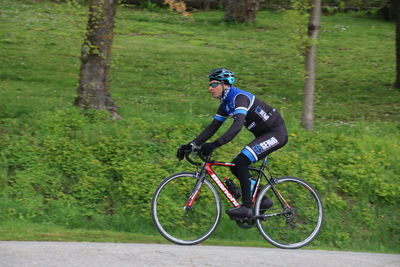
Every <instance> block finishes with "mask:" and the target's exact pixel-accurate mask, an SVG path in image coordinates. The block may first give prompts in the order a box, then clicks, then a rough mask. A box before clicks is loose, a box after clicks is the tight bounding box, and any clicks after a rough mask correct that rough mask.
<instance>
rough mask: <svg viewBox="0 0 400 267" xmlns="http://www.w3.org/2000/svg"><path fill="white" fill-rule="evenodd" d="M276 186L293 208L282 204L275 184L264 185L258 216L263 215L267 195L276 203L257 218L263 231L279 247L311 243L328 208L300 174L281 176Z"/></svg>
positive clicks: (269, 240)
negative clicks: (262, 201) (298, 176)
mask: <svg viewBox="0 0 400 267" xmlns="http://www.w3.org/2000/svg"><path fill="white" fill-rule="evenodd" d="M274 187H275V188H276V189H277V190H278V191H279V192H280V193H281V195H282V196H283V198H284V199H285V200H286V201H287V202H288V204H289V205H290V206H291V209H285V208H284V207H283V205H281V203H280V202H279V200H278V198H277V197H276V195H275V194H274V192H273V190H272V188H271V185H269V184H268V185H266V186H264V187H263V188H262V189H261V190H260V193H259V195H258V196H257V200H256V203H255V214H256V216H258V215H260V204H261V200H262V198H263V196H266V197H269V198H271V199H272V201H273V202H274V206H273V207H272V208H270V209H268V210H267V211H265V213H263V215H264V218H262V219H260V218H259V219H257V220H256V225H257V228H258V230H259V232H260V234H261V235H262V236H263V237H264V238H265V239H266V240H267V241H268V242H269V243H271V244H272V245H274V246H276V247H279V248H285V249H296V248H300V247H303V246H306V245H308V244H309V243H310V242H311V241H313V240H314V239H315V237H316V236H317V235H318V233H319V231H320V230H321V227H322V223H323V218H324V211H323V206H322V200H321V198H320V196H319V195H318V193H317V191H316V190H315V189H314V188H313V187H312V186H311V185H309V184H308V183H307V182H306V181H304V180H302V179H300V178H297V177H290V176H285V177H280V178H277V179H275V185H274ZM282 213H285V215H283V214H282ZM278 214H280V215H278Z"/></svg>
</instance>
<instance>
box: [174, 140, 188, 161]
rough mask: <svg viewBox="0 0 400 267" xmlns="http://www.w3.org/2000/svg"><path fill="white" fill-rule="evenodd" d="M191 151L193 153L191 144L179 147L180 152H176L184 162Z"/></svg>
mask: <svg viewBox="0 0 400 267" xmlns="http://www.w3.org/2000/svg"><path fill="white" fill-rule="evenodd" d="M190 151H192V145H191V144H190V143H189V144H186V145H181V146H179V147H178V150H177V151H176V157H177V158H178V159H179V160H183V158H184V157H185V155H186V154H187V153H189V152H190Z"/></svg>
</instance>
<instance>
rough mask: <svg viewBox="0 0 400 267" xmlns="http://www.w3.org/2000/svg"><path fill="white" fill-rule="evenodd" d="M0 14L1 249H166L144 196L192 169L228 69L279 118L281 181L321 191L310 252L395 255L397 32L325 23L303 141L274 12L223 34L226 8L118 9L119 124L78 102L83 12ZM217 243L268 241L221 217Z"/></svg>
mask: <svg viewBox="0 0 400 267" xmlns="http://www.w3.org/2000/svg"><path fill="white" fill-rule="evenodd" d="M0 10H1V11H0V24H1V25H2V27H1V28H0V57H1V63H0V149H1V151H0V185H1V189H0V198H1V201H0V221H1V223H0V239H2V240H33V239H37V240H79V241H81V240H90V241H119V242H165V241H164V240H163V239H162V238H161V237H160V236H159V235H158V234H157V233H156V232H155V231H154V228H153V226H152V225H151V222H150V219H149V218H148V207H149V199H150V198H151V193H152V192H153V191H154V188H155V186H156V185H157V184H158V183H159V181H160V179H162V178H163V177H165V176H167V175H168V174H171V173H173V172H176V171H178V170H184V169H187V168H188V165H185V164H181V165H179V166H177V163H176V160H175V159H174V153H175V151H174V150H175V148H176V146H177V145H179V144H182V143H186V142H188V141H190V140H192V138H193V137H194V136H195V135H196V134H197V133H198V132H199V131H200V129H201V128H202V127H203V126H204V125H206V124H207V123H208V122H209V121H210V118H211V117H212V115H213V114H214V112H215V110H216V108H217V106H218V102H217V101H215V100H213V99H211V97H210V96H209V93H208V91H207V82H208V80H207V73H208V72H209V71H210V70H211V69H213V68H216V67H220V66H224V67H226V68H228V69H231V70H233V71H235V73H236V75H237V86H238V87H239V88H243V89H247V90H249V91H251V92H253V93H254V94H256V95H257V96H259V97H260V98H262V99H264V100H265V101H266V102H268V103H270V104H271V105H273V106H275V107H277V108H278V109H279V110H280V111H281V113H282V114H283V115H284V117H285V120H286V122H287V125H288V128H289V131H290V142H289V144H288V145H287V146H286V147H285V148H284V149H283V150H282V151H281V152H277V153H276V155H274V156H273V157H272V167H273V169H275V170H276V173H277V175H283V174H292V175H298V176H301V177H305V176H307V179H308V180H309V181H311V182H312V183H314V184H315V185H316V187H317V188H318V190H319V191H320V192H322V194H323V198H324V201H325V205H326V208H327V218H326V224H325V226H324V230H323V233H322V234H321V238H320V239H319V240H318V239H317V240H316V242H315V243H314V244H313V246H312V247H313V248H328V249H347V250H363V251H366V250H367V251H377V252H396V253H399V252H400V240H399V239H400V227H399V225H398V220H399V215H398V214H399V212H400V207H399V200H398V199H399V190H400V178H399V174H400V167H399V164H398V162H399V160H400V153H399V152H400V143H399V137H400V134H399V130H400V123H399V119H400V116H399V111H400V105H399V103H400V92H399V91H398V90H396V89H394V88H392V86H391V85H392V83H393V82H394V78H395V47H394V43H395V34H394V24H393V23H390V22H385V21H382V20H378V19H376V18H371V17H363V16H361V15H359V14H357V13H349V14H337V15H334V16H324V17H322V28H321V33H320V40H319V43H318V73H317V77H318V80H317V101H316V110H315V113H316V125H315V126H316V130H315V131H314V132H313V133H307V132H305V131H304V130H302V128H301V127H300V123H299V118H300V116H301V110H302V90H303V59H302V57H301V56H300V55H299V53H298V51H297V50H296V49H295V48H294V44H293V41H292V38H291V37H290V34H289V33H288V32H287V30H286V29H287V26H286V25H285V21H284V20H283V18H284V15H283V13H282V12H276V11H275V12H274V11H261V12H259V14H258V17H257V20H256V22H255V23H254V24H251V25H231V24H225V23H224V22H223V13H222V12H221V11H209V12H195V13H193V14H192V16H190V17H182V16H180V15H178V14H175V13H171V12H168V11H167V10H148V9H147V10H146V9H145V10H139V9H133V8H128V7H121V8H119V10H118V14H117V22H116V34H115V39H114V46H113V67H112V96H113V99H114V100H115V102H116V103H117V104H118V105H119V106H120V110H119V111H120V114H121V116H122V118H123V119H122V121H120V122H114V123H110V122H107V120H104V118H101V115H99V116H100V117H99V118H95V119H93V120H91V119H88V118H81V115H80V114H79V110H77V109H74V108H73V107H72V102H73V99H74V97H75V96H76V85H77V81H78V73H79V66H80V60H79V56H80V45H81V43H82V41H83V37H84V32H85V27H86V20H87V12H86V7H72V6H68V5H67V4H56V3H50V2H46V1H30V0H19V1H12V0H3V1H1V3H0ZM224 129H226V126H225V128H224ZM249 137H250V135H249V134H248V133H245V132H244V131H243V132H241V133H240V136H239V137H238V139H237V140H235V141H234V142H232V144H229V145H227V146H226V147H224V148H221V149H220V151H218V153H217V156H218V157H221V158H224V160H230V159H231V158H232V156H233V155H234V154H236V153H237V152H238V147H242V146H243V145H244V144H246V143H247V142H248V140H249ZM91 155H94V156H91ZM138 162H140V163H141V164H137V163H138ZM132 176H133V177H134V178H129V177H132ZM154 176H156V177H154ZM96 179H99V180H96ZM145 187H146V190H147V191H146V190H145V189H144V188H145ZM104 210H105V211H106V212H105V213H107V214H108V213H111V212H112V213H113V214H114V215H113V216H106V217H104V215H100V214H103V213H104ZM110 210H111V211H110ZM108 215H109V214H108ZM141 216H142V217H143V218H142V217H141ZM137 218H141V219H137ZM213 237H214V238H213V239H211V240H210V241H207V242H208V243H209V244H211V243H213V244H214V243H216V244H224V245H226V244H233V245H235V244H239V245H246V244H247V245H254V246H264V245H265V241H263V240H262V238H261V237H260V236H259V235H258V234H257V232H256V230H255V229H252V230H250V231H248V232H246V231H242V230H239V229H238V228H237V227H236V226H235V225H234V223H233V222H230V221H228V220H226V219H224V220H223V222H222V224H221V227H220V228H219V229H218V230H217V232H216V233H215V235H214V236H213Z"/></svg>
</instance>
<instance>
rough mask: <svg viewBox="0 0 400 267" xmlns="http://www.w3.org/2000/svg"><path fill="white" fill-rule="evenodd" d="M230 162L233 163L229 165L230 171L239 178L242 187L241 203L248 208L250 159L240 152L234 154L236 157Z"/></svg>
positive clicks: (249, 204)
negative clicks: (233, 164)
mask: <svg viewBox="0 0 400 267" xmlns="http://www.w3.org/2000/svg"><path fill="white" fill-rule="evenodd" d="M232 162H233V163H235V166H232V167H231V171H232V173H233V174H234V175H235V176H236V177H237V178H238V179H239V181H240V186H241V188H242V200H243V205H244V206H246V207H248V208H251V207H252V199H251V194H250V180H249V179H250V177H251V175H250V172H249V169H248V167H249V165H250V164H251V161H250V160H249V158H248V157H247V156H246V155H244V154H243V153H240V154H239V155H237V156H236V158H235V159H234V160H233V161H232Z"/></svg>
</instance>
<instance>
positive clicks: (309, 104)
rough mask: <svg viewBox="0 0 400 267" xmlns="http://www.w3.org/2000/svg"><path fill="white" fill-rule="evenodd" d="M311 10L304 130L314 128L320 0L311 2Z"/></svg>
mask: <svg viewBox="0 0 400 267" xmlns="http://www.w3.org/2000/svg"><path fill="white" fill-rule="evenodd" d="M311 5H312V10H311V15H310V19H309V24H308V36H309V38H310V39H311V44H310V46H309V47H308V50H307V52H306V57H305V72H306V73H305V86H304V103H303V116H302V124H303V127H304V128H305V129H306V130H312V129H313V128H314V94H315V66H316V52H317V46H316V40H317V38H318V32H319V29H320V17H321V0H312V1H311Z"/></svg>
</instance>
